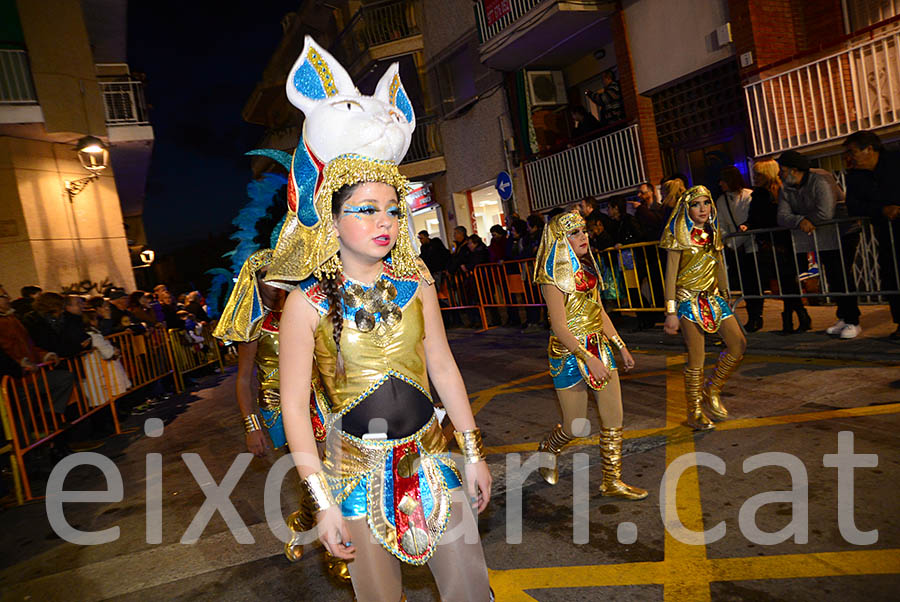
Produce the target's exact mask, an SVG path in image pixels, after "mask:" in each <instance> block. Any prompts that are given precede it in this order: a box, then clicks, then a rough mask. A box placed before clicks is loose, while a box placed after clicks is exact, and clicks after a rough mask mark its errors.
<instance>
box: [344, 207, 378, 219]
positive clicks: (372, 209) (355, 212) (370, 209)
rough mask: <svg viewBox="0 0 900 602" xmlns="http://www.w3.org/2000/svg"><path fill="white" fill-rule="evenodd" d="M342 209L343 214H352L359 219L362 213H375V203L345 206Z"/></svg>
mask: <svg viewBox="0 0 900 602" xmlns="http://www.w3.org/2000/svg"><path fill="white" fill-rule="evenodd" d="M343 211H344V215H352V216H353V217H355V218H356V219H361V216H363V215H375V205H359V206H357V207H352V206H345V207H344V208H343Z"/></svg>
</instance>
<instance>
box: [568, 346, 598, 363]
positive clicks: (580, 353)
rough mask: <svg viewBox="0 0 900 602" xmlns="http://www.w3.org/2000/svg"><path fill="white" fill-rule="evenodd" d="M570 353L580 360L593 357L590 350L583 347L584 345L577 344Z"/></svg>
mask: <svg viewBox="0 0 900 602" xmlns="http://www.w3.org/2000/svg"><path fill="white" fill-rule="evenodd" d="M572 355H574V356H575V357H577V358H578V359H580V360H581V361H582V362H587V361H588V360H589V359H591V358H592V357H594V356H593V355H592V354H591V352H590V351H588V350H587V349H585V348H584V345H578V347H576V348H575V351H573V352H572Z"/></svg>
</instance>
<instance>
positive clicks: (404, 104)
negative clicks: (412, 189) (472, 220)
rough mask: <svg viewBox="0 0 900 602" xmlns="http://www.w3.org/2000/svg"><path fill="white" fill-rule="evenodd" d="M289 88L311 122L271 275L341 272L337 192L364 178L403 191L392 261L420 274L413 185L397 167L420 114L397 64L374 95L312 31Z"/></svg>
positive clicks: (292, 277) (398, 268) (295, 165)
mask: <svg viewBox="0 0 900 602" xmlns="http://www.w3.org/2000/svg"><path fill="white" fill-rule="evenodd" d="M286 88H287V97H288V100H290V102H291V104H293V105H294V106H295V107H297V108H298V109H300V110H301V111H303V113H304V115H305V116H306V119H305V120H304V122H303V133H302V136H301V139H300V143H299V144H298V145H297V149H296V150H295V151H294V155H293V158H292V159H291V168H290V171H291V174H290V178H289V179H288V195H287V197H288V214H287V217H286V219H285V223H284V226H283V227H282V229H281V234H280V235H279V237H278V243H277V245H276V246H275V253H274V257H273V258H272V264H271V265H270V266H269V271H268V276H267V277H266V280H267V281H270V280H280V281H289V282H290V281H293V282H296V281H299V280H303V279H305V278H308V277H309V276H311V275H312V276H315V277H316V278H321V277H322V276H323V275H328V276H332V275H334V274H335V273H337V272H338V271H340V269H341V266H340V259H339V258H338V256H337V253H338V250H339V244H338V240H337V238H336V237H335V235H334V228H333V227H332V223H333V221H332V215H331V196H332V194H333V193H334V192H335V191H337V190H339V189H340V188H341V187H343V186H345V185H348V184H355V183H357V182H384V183H385V184H388V185H389V186H393V187H394V188H395V189H396V190H397V198H398V200H399V201H400V208H401V216H400V233H399V236H398V239H397V243H396V244H395V245H394V249H393V250H392V251H391V261H392V263H393V270H394V273H397V274H398V275H413V274H414V273H415V272H416V269H417V268H416V255H415V252H414V251H413V248H412V244H411V242H410V240H409V228H408V227H407V206H406V201H405V198H406V194H407V192H408V190H409V182H408V181H407V180H406V178H405V177H403V175H401V174H400V172H399V170H398V169H397V165H398V164H399V163H400V161H401V160H402V159H403V157H404V156H405V155H406V151H407V149H409V144H410V140H411V139H412V133H413V130H414V129H415V127H416V116H415V113H414V112H413V108H412V103H411V102H410V100H409V97H408V96H407V94H406V90H405V89H404V88H403V84H402V83H401V82H400V75H399V67H398V65H397V63H394V64H392V65H391V66H390V67H389V68H388V70H387V72H385V74H384V75H383V76H382V78H381V80H380V81H379V82H378V85H377V87H376V88H375V94H374V95H372V96H363V95H361V94H360V93H359V90H357V89H356V86H354V85H353V81H352V80H351V79H350V75H349V74H348V73H347V72H346V71H345V70H344V68H343V67H342V66H341V65H340V64H339V63H338V62H337V61H336V60H335V59H334V57H332V56H331V55H330V54H329V53H328V52H327V51H325V49H323V48H322V47H321V46H319V45H318V44H316V43H315V42H314V41H313V39H312V38H311V37H309V36H306V41H305V44H304V45H303V52H302V53H301V54H300V57H299V58H298V59H297V62H296V63H294V66H293V67H292V68H291V71H290V73H289V74H288V78H287V84H286Z"/></svg>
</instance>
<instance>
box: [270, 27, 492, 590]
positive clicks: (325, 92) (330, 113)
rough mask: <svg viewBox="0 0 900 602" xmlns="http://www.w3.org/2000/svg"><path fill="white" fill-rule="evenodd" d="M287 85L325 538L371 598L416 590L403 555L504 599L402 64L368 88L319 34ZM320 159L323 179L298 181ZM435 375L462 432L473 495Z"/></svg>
mask: <svg viewBox="0 0 900 602" xmlns="http://www.w3.org/2000/svg"><path fill="white" fill-rule="evenodd" d="M287 87H288V97H289V99H290V100H291V102H293V103H294V104H295V105H296V106H297V107H298V108H300V109H302V110H303V112H304V113H305V115H306V119H305V121H304V125H303V141H302V143H301V145H300V146H299V147H298V149H297V151H295V153H294V157H293V168H292V174H291V178H290V180H289V183H288V186H289V188H288V206H289V208H290V211H289V213H288V217H287V219H286V221H285V225H284V227H283V228H282V231H281V235H280V237H279V240H278V244H277V246H276V248H275V255H274V258H273V262H272V265H271V266H270V267H269V274H268V277H267V281H269V282H273V281H279V282H281V283H282V285H284V286H291V285H292V284H293V283H297V284H298V286H297V288H296V289H295V290H293V291H292V292H291V293H290V294H289V295H288V298H287V302H286V303H285V310H284V315H283V319H282V323H281V358H280V366H281V387H282V389H281V392H282V416H283V418H284V425H285V429H286V432H287V437H288V442H289V445H290V447H291V450H292V452H293V454H294V461H295V463H296V465H297V470H298V472H299V473H300V476H301V477H302V478H303V479H304V481H305V483H306V485H307V487H308V488H309V491H310V493H311V495H312V497H313V499H314V500H315V503H316V506H317V510H318V512H317V514H316V520H317V522H318V529H319V539H320V540H321V541H322V543H323V545H324V546H325V548H326V550H328V551H329V552H330V553H332V554H334V555H335V556H338V557H341V558H345V559H347V560H349V561H350V562H349V569H350V576H351V580H352V583H353V589H354V593H355V595H356V599H357V600H360V601H363V602H364V601H367V600H378V601H388V600H390V601H394V600H401V599H402V597H403V590H402V582H401V572H400V562H399V561H402V562H405V563H408V564H412V565H423V564H425V563H428V565H429V568H430V569H431V572H432V574H433V575H434V577H435V581H436V582H437V587H438V590H439V592H440V596H441V599H444V600H470V601H473V602H474V601H478V602H483V601H486V600H490V599H492V598H493V596H492V594H491V592H490V588H489V583H488V576H487V568H486V565H485V561H484V553H483V551H482V548H481V543H480V540H479V538H478V530H477V529H478V527H477V524H476V521H475V515H474V513H473V511H472V506H475V507H477V509H478V511H479V512H480V511H481V510H482V509H484V507H485V506H486V505H487V503H488V499H489V496H490V488H491V476H490V472H489V471H488V468H487V464H486V463H485V461H484V456H483V450H482V443H481V434H480V431H479V430H478V429H477V428H476V426H475V420H474V418H473V416H472V411H471V408H470V405H469V401H468V397H467V394H466V390H465V385H464V384H463V380H462V377H461V376H460V373H459V369H458V368H457V366H456V362H455V361H454V359H453V356H452V354H451V352H450V347H449V345H448V343H447V339H446V334H445V332H444V327H443V322H442V319H441V312H440V307H439V305H438V301H437V294H436V292H435V288H434V285H433V280H432V278H431V276H430V274H429V272H428V270H427V268H426V267H425V265H424V264H423V263H422V262H421V261H420V260H418V259H417V258H416V256H415V253H414V251H413V248H412V245H411V243H410V239H409V227H408V223H407V222H408V216H407V206H406V200H405V197H406V194H407V191H408V182H407V180H406V179H405V178H404V177H403V176H402V175H400V172H399V171H398V169H397V164H398V163H399V161H400V160H401V159H402V158H403V156H404V155H405V153H406V150H407V148H408V147H409V143H410V139H411V135H412V131H413V128H414V127H415V116H414V114H413V111H412V105H411V103H410V101H409V98H408V97H407V95H406V92H405V90H404V89H403V86H402V84H401V82H400V78H399V75H398V66H397V64H396V63H395V64H393V65H391V66H390V67H389V68H388V70H387V72H386V73H385V74H384V76H383V77H382V79H381V80H380V81H379V83H378V85H377V87H376V90H375V94H374V95H373V96H371V97H370V96H361V95H360V94H359V92H358V91H357V90H356V88H355V86H354V85H353V83H352V81H351V80H350V77H349V75H348V74H347V73H346V71H344V69H343V68H342V67H341V66H340V65H339V64H338V63H337V62H336V61H335V60H334V59H333V58H332V57H331V56H330V55H329V54H328V53H327V52H326V51H325V50H323V49H322V48H321V47H320V46H318V45H317V44H315V42H313V41H312V39H311V38H308V37H307V39H306V43H305V45H304V48H303V52H302V54H301V56H300V58H299V59H298V61H297V63H296V64H295V65H294V68H293V69H292V71H291V73H290V74H289V76H288V83H287ZM309 170H312V171H313V172H315V173H317V174H318V177H317V178H316V181H315V186H312V187H306V186H304V183H305V182H306V181H307V180H306V179H305V177H298V174H300V173H301V172H302V173H308V172H309ZM313 359H315V362H316V366H317V367H318V370H319V374H320V377H321V380H322V384H323V386H324V387H325V390H326V392H327V395H328V398H329V402H330V410H331V414H329V415H328V417H327V421H326V428H327V430H328V438H327V441H326V449H325V457H324V459H323V460H322V461H321V462H320V461H319V458H318V456H317V454H316V447H315V438H314V436H313V429H312V425H311V423H310V419H309V412H307V411H305V392H306V391H307V390H308V387H309V383H310V377H311V374H310V367H311V366H312V360H313ZM429 377H430V379H431V382H432V383H433V384H434V386H435V388H436V389H437V391H438V392H439V393H440V397H441V399H442V400H443V403H444V407H445V408H446V410H447V411H448V413H449V415H450V418H451V419H452V421H453V424H454V425H455V426H456V428H458V429H460V431H459V432H457V433H456V439H457V442H458V443H459V446H460V449H461V451H462V454H463V456H464V458H465V472H466V477H467V481H466V484H467V485H468V491H467V492H463V489H462V485H463V481H462V479H461V477H460V475H459V473H458V472H457V468H456V465H455V463H454V462H453V460H452V459H451V457H450V455H449V453H448V451H447V446H446V442H445V440H444V437H443V435H442V433H441V429H440V426H439V424H438V421H437V419H436V416H435V412H434V406H433V403H432V399H431V394H430V392H429V388H428V379H429ZM298 452H299V453H298ZM466 493H467V495H466ZM448 530H449V531H450V533H448V536H447V537H444V534H445V531H448ZM450 535H452V537H451V536H450ZM439 541H440V544H441V545H438V542H439Z"/></svg>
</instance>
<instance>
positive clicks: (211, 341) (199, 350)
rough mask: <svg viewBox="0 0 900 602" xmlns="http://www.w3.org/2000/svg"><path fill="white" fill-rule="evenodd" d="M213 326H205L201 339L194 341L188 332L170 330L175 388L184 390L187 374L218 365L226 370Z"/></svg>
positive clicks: (170, 350) (170, 348)
mask: <svg viewBox="0 0 900 602" xmlns="http://www.w3.org/2000/svg"><path fill="white" fill-rule="evenodd" d="M212 331H213V326H212V325H209V326H204V327H203V330H202V335H200V339H202V340H194V339H192V338H190V335H189V334H188V332H187V331H186V330H176V329H174V328H170V329H169V339H168V340H169V352H170V354H171V357H172V365H173V366H174V368H175V388H176V389H177V390H178V391H179V392H181V391H183V390H184V375H185V373H187V372H191V371H192V370H196V369H198V368H202V367H203V366H209V365H210V364H214V363H218V364H219V369H220V370H224V369H225V364H223V363H222V354H221V353H220V352H219V341H218V339H216V338H215V337H213V336H212Z"/></svg>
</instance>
